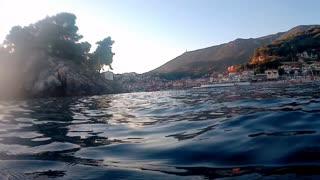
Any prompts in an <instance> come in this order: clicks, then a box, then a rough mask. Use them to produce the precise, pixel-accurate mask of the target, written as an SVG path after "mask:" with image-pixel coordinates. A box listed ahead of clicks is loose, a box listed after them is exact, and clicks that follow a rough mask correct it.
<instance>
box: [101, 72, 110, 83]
mask: <svg viewBox="0 0 320 180" xmlns="http://www.w3.org/2000/svg"><path fill="white" fill-rule="evenodd" d="M101 74H102V77H104V78H105V79H106V80H110V81H113V73H112V72H110V71H106V72H103V73H101Z"/></svg>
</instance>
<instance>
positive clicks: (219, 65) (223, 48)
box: [147, 25, 317, 79]
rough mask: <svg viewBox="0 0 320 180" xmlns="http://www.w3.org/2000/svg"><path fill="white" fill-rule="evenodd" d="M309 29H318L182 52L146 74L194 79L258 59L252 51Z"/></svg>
mask: <svg viewBox="0 0 320 180" xmlns="http://www.w3.org/2000/svg"><path fill="white" fill-rule="evenodd" d="M312 27H317V26H316V25H305V26H297V27H295V28H292V29H291V30H289V31H287V32H281V33H277V34H272V35H268V36H264V37H260V38H250V39H236V40H234V41H231V42H229V43H225V44H221V45H217V46H212V47H207V48H204V49H199V50H195V51H189V52H185V53H183V54H181V55H180V56H178V57H176V58H174V59H173V60H171V61H169V62H167V63H166V64H164V65H162V66H160V67H158V68H156V69H154V70H152V71H150V72H148V73H147V74H148V75H154V76H160V77H163V78H166V79H179V78H182V77H187V76H191V77H197V76H201V75H203V74H206V73H211V72H213V71H217V72H222V71H224V70H225V69H226V68H227V67H228V66H230V65H240V64H244V63H247V62H248V60H249V59H252V57H257V54H255V53H254V52H258V51H259V50H256V51H255V49H257V48H261V47H266V45H270V44H277V43H280V42H283V41H284V40H287V39H290V38H292V37H295V36H296V35H297V34H299V33H301V32H304V31H306V30H308V29H310V28H312Z"/></svg>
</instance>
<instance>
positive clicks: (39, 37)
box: [2, 13, 114, 72]
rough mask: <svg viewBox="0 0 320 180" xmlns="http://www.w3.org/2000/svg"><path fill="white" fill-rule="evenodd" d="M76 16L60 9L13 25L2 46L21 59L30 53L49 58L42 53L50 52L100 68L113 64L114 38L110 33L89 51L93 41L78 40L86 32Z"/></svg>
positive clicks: (13, 57)
mask: <svg viewBox="0 0 320 180" xmlns="http://www.w3.org/2000/svg"><path fill="white" fill-rule="evenodd" d="M76 19H77V17H76V16H75V15H74V14H71V13H59V14H57V15H55V16H51V17H49V16H47V17H46V18H44V19H42V20H40V21H38V22H36V23H34V24H30V25H29V26H25V27H21V26H14V27H13V28H12V29H11V31H10V33H9V34H8V35H7V36H6V39H5V41H4V42H3V44H2V48H3V49H5V51H6V52H10V56H11V57H10V58H8V59H15V60H17V61H18V62H23V61H25V60H26V59H28V58H30V57H31V58H39V59H42V60H44V59H46V58H44V57H43V56H45V57H48V56H51V57H58V58H61V59H64V60H71V61H74V62H76V63H78V64H80V65H83V66H85V67H88V68H89V70H92V71H97V72H100V71H101V69H102V68H103V66H104V65H109V66H111V63H112V58H113V55H114V53H113V52H112V50H111V49H112V44H113V43H114V41H112V40H111V38H110V37H107V38H105V39H103V40H102V41H98V42H97V44H98V47H97V49H96V50H95V51H94V53H90V49H91V44H90V43H88V42H79V41H80V40H81V39H82V38H83V36H82V35H80V34H79V33H78V29H79V28H78V27H77V26H76ZM2 51H3V50H2ZM2 54H3V53H2ZM41 55H42V56H41ZM40 56H41V57H40Z"/></svg>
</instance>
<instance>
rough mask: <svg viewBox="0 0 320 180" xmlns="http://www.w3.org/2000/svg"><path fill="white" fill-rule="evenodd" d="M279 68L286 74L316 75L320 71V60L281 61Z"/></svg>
mask: <svg viewBox="0 0 320 180" xmlns="http://www.w3.org/2000/svg"><path fill="white" fill-rule="evenodd" d="M282 64H283V65H281V66H280V67H279V69H283V70H284V73H285V74H287V75H303V76H305V75H310V73H311V74H312V75H318V74H319V72H320V62H318V61H313V62H310V64H307V63H304V62H301V61H300V62H283V63H282Z"/></svg>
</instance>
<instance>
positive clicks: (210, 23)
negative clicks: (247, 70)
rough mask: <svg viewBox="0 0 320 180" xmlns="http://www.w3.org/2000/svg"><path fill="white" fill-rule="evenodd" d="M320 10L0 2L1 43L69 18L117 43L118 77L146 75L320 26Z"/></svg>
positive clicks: (91, 38)
mask: <svg viewBox="0 0 320 180" xmlns="http://www.w3.org/2000/svg"><path fill="white" fill-rule="evenodd" d="M319 7H320V1H317V0H303V1H302V0H300V1H297V0H269V1H256V0H221V1H215V0H200V1H199V0H157V1H156V0H123V1H119V0H112V1H111V0H110V1H92V0H91V1H76V0H74V1H71V0H69V1H68V0H60V1H57V0H54V1H41V0H39V1H12V0H10V1H9V0H7V1H0V22H1V28H0V41H1V42H2V41H3V40H4V39H5V36H6V35H7V34H8V32H9V31H10V29H11V27H12V26H15V25H21V26H26V25H29V24H30V23H34V22H36V21H38V20H40V19H43V18H45V17H46V16H47V15H49V16H52V15H55V14H57V13H59V12H70V13H74V14H75V15H76V16H77V25H78V27H79V33H80V34H82V35H83V36H84V39H83V41H88V42H90V43H91V44H92V45H93V44H94V43H95V42H96V41H98V40H101V39H103V38H104V37H106V36H111V37H112V39H113V40H114V41H115V44H114V46H113V51H114V52H115V56H114V61H113V68H114V72H115V73H124V72H138V73H143V72H147V71H150V70H152V69H154V68H156V67H158V66H160V65H162V64H164V63H165V62H167V61H169V60H171V59H173V58H175V57H176V56H178V55H180V54H182V53H183V52H185V51H186V50H188V51H189V50H195V49H199V48H204V47H208V46H212V45H218V44H221V43H226V42H229V41H232V40H234V39H236V38H251V37H252V38H254V37H259V36H264V35H268V34H272V33H276V32H281V31H287V30H289V29H290V28H292V27H294V26H297V25H305V24H319V22H320V11H319V9H318V8H319ZM93 48H95V47H94V46H93Z"/></svg>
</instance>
